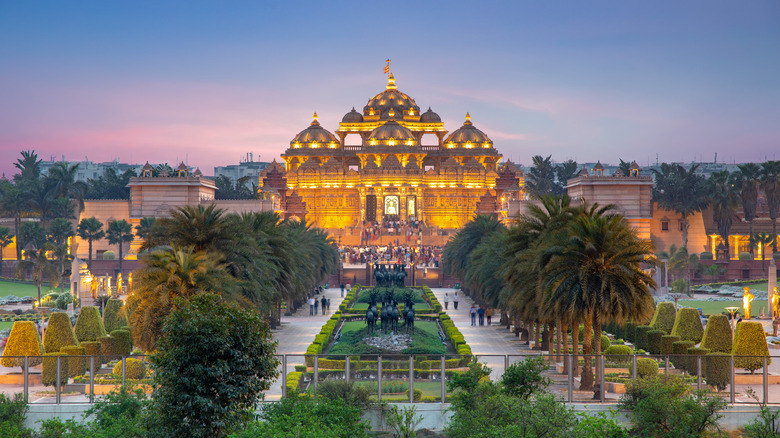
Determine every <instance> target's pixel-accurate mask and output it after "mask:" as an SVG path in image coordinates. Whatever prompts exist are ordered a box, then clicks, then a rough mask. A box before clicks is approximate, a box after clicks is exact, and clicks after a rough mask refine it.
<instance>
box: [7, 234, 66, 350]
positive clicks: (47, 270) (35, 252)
mask: <svg viewBox="0 0 780 438" xmlns="http://www.w3.org/2000/svg"><path fill="white" fill-rule="evenodd" d="M54 249H55V248H54V246H52V244H51V243H45V244H43V246H42V247H41V248H39V249H31V250H29V251H25V252H24V255H25V259H24V260H22V261H21V262H19V263H18V264H17V265H16V275H17V277H19V278H22V276H24V275H27V276H28V278H30V279H31V280H32V282H33V283H34V284H35V287H36V288H37V289H38V301H37V302H38V303H40V302H41V286H43V282H44V281H47V280H48V281H49V284H50V285H51V286H52V287H57V285H58V284H59V281H60V279H59V270H58V269H57V265H56V264H55V263H54V262H53V261H52V260H51V259H49V258H48V256H47V255H46V253H47V252H49V251H53V250H54ZM41 336H43V325H41Z"/></svg>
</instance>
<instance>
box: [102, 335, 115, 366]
mask: <svg viewBox="0 0 780 438" xmlns="http://www.w3.org/2000/svg"><path fill="white" fill-rule="evenodd" d="M98 342H100V353H101V363H104V364H106V363H108V362H109V361H111V360H112V359H114V358H113V357H112V356H116V339H114V338H112V337H111V336H102V337H100V338H99V339H98Z"/></svg>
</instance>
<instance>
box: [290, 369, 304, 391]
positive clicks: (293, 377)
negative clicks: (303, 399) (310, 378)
mask: <svg viewBox="0 0 780 438" xmlns="http://www.w3.org/2000/svg"><path fill="white" fill-rule="evenodd" d="M302 377H303V373H302V372H299V371H293V372H291V373H288V374H287V393H288V394H291V393H293V392H298V386H299V385H300V384H301V378H302Z"/></svg>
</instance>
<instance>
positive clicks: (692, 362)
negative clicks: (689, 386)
mask: <svg viewBox="0 0 780 438" xmlns="http://www.w3.org/2000/svg"><path fill="white" fill-rule="evenodd" d="M686 353H688V362H687V364H686V366H685V369H686V370H687V371H688V374H690V375H692V376H695V375H698V372H699V371H698V366H697V364H696V362H697V359H696V356H706V355H707V354H709V353H710V350H708V349H706V348H701V347H691V348H689V349H688V351H687V352H686ZM706 366H707V363H706V361H705V360H704V359H702V361H701V371H702V376H703V375H704V369H705V368H706Z"/></svg>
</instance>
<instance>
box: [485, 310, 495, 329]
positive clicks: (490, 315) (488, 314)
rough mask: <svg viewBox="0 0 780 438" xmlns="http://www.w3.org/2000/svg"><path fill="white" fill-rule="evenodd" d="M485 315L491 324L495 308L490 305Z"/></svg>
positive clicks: (488, 323)
mask: <svg viewBox="0 0 780 438" xmlns="http://www.w3.org/2000/svg"><path fill="white" fill-rule="evenodd" d="M485 317H486V318H487V325H490V318H492V317H493V308H492V307H488V308H487V310H485Z"/></svg>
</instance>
